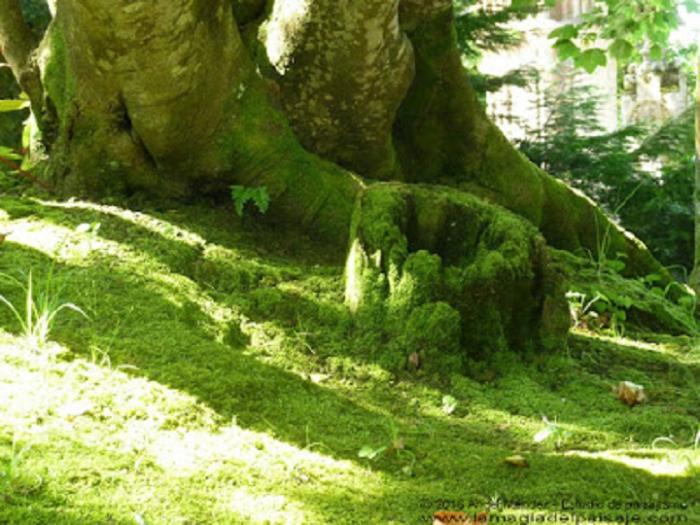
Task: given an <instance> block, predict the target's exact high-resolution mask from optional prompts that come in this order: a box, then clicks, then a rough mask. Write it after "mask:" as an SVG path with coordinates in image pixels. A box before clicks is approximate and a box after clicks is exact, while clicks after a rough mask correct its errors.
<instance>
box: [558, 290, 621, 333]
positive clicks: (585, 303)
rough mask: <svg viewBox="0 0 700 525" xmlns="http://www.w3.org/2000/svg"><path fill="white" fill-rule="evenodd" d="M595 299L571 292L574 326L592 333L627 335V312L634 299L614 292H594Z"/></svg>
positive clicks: (570, 299)
mask: <svg viewBox="0 0 700 525" xmlns="http://www.w3.org/2000/svg"><path fill="white" fill-rule="evenodd" d="M593 293H594V295H593V298H592V299H589V297H588V295H586V294H585V293H583V292H579V291H569V292H567V294H566V298H567V300H568V302H569V308H570V310H571V317H572V318H573V321H574V326H576V327H577V328H585V329H588V330H592V331H602V330H605V329H609V330H611V331H612V332H613V334H614V335H615V336H616V337H621V336H623V335H624V333H625V323H626V321H627V310H629V308H630V307H631V306H632V299H630V298H629V297H627V296H625V295H622V294H619V293H617V292H615V291H614V290H612V289H610V290H606V292H603V291H602V290H601V289H594V290H593Z"/></svg>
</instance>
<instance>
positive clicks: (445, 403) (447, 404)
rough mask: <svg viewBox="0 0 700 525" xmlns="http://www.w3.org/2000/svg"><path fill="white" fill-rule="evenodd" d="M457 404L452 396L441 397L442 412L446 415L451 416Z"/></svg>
mask: <svg viewBox="0 0 700 525" xmlns="http://www.w3.org/2000/svg"><path fill="white" fill-rule="evenodd" d="M458 404H459V402H458V401H457V400H456V399H455V398H454V397H452V396H449V395H448V396H443V398H442V411H443V412H444V413H445V414H446V415H448V416H449V415H452V414H453V413H454V411H455V410H456V409H457V405H458Z"/></svg>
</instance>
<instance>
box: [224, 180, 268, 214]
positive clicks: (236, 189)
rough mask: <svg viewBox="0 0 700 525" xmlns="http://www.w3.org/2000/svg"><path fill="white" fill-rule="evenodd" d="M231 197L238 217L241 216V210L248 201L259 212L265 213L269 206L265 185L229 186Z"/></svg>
mask: <svg viewBox="0 0 700 525" xmlns="http://www.w3.org/2000/svg"><path fill="white" fill-rule="evenodd" d="M231 198H232V199H233V203H234V205H235V207H236V213H237V214H238V216H239V217H243V210H244V209H245V205H246V204H248V203H249V202H252V203H253V204H255V206H256V207H257V208H258V210H260V213H265V212H266V211H267V210H268V208H269V207H270V195H269V193H268V192H267V188H266V187H265V186H259V187H255V188H252V187H248V186H231Z"/></svg>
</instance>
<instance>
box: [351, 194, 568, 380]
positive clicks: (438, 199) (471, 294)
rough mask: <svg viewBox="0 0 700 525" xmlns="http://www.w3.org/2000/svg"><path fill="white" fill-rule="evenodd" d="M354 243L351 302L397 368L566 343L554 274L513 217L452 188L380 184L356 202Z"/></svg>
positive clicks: (537, 243) (533, 234) (530, 230)
mask: <svg viewBox="0 0 700 525" xmlns="http://www.w3.org/2000/svg"><path fill="white" fill-rule="evenodd" d="M351 238H352V239H353V241H352V246H351V249H350V255H349V257H348V263H347V269H346V279H347V287H346V299H347V302H348V303H349V305H350V306H351V308H353V309H354V310H356V311H357V313H358V322H359V323H360V324H361V325H362V326H366V327H368V329H379V330H381V331H382V332H384V333H387V334H388V336H389V338H390V339H391V344H390V345H389V347H388V348H389V349H390V353H391V354H392V357H391V359H392V360H393V362H394V364H395V365H400V364H401V363H405V362H406V359H407V358H408V357H409V355H410V354H412V353H415V352H418V353H419V356H420V363H424V364H425V365H426V366H430V367H435V366H437V367H438V368H440V367H444V366H449V367H453V366H454V365H455V364H456V363H459V362H461V361H462V360H463V358H465V357H468V356H471V357H475V356H478V357H483V356H486V355H490V354H493V353H495V352H498V351H504V350H509V349H510V350H516V351H527V350H531V349H534V348H548V349H551V348H556V347H557V346H560V345H562V344H563V341H564V338H565V334H566V332H567V330H568V327H569V319H568V311H567V308H566V302H565V300H564V294H563V289H562V287H561V284H562V283H561V280H560V277H559V275H558V272H557V271H556V270H555V269H554V267H553V266H552V265H551V264H550V262H549V260H548V258H547V254H546V251H545V244H544V240H543V239H542V237H541V236H540V235H539V234H538V233H537V231H536V230H535V228H534V227H532V226H531V225H529V224H528V223H527V222H525V221H524V220H522V219H520V218H518V217H516V216H515V215H513V214H512V213H510V212H508V211H506V210H504V209H502V208H500V207H497V206H494V205H489V204H486V203H484V202H483V201H481V200H479V199H477V198H475V197H472V196H470V195H466V194H460V193H458V192H455V191H454V190H449V189H442V188H435V187H426V186H407V185H401V184H377V185H374V186H371V187H370V188H369V189H367V190H366V191H365V192H364V194H363V195H362V196H361V197H360V199H359V201H358V205H357V208H356V212H355V217H354V221H353V228H352V233H351ZM460 349H461V351H460ZM448 356H451V357H448Z"/></svg>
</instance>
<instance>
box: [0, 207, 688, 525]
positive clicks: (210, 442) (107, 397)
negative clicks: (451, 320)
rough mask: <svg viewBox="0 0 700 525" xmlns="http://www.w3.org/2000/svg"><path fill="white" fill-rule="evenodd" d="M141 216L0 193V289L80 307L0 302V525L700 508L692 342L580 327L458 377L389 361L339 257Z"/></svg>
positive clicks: (658, 516) (255, 231) (675, 519)
mask: <svg viewBox="0 0 700 525" xmlns="http://www.w3.org/2000/svg"><path fill="white" fill-rule="evenodd" d="M133 207H134V205H133V203H132V208H133ZM141 210H142V211H140V212H136V211H129V210H127V209H125V208H123V207H120V206H117V205H113V206H108V205H95V204H90V203H86V202H81V201H69V202H62V203H58V202H53V201H49V200H42V199H37V198H25V197H21V196H2V197H0V232H5V233H9V235H8V236H7V238H6V239H5V240H4V242H2V244H0V273H2V274H3V278H2V279H0V293H1V294H2V295H3V296H4V297H5V298H6V299H7V300H8V301H9V302H10V303H12V304H13V305H15V306H16V308H17V309H18V310H19V313H20V317H21V318H23V316H24V313H23V312H24V309H25V307H26V294H25V292H24V291H23V290H22V286H20V285H21V284H23V285H24V287H25V288H26V287H27V286H26V285H27V283H28V282H29V280H30V279H31V282H32V285H33V289H32V298H33V301H34V304H35V306H37V308H38V309H39V310H41V309H42V301H43V300H46V304H47V306H46V308H44V312H51V311H55V309H56V308H58V306H59V305H60V304H62V303H72V304H74V305H76V306H77V307H79V308H80V309H82V310H83V311H84V312H85V314H86V315H87V318H85V317H83V316H82V315H80V314H79V313H77V312H76V311H74V310H71V309H69V308H64V309H62V310H61V311H59V312H58V313H57V315H56V316H55V318H54V320H53V321H54V322H53V323H52V326H51V330H50V333H48V338H47V340H45V339H46V338H45V335H46V334H41V333H39V332H40V329H41V327H40V326H35V328H36V330H35V334H34V335H35V337H34V338H33V340H32V338H28V337H27V336H26V334H22V332H21V330H20V323H19V322H18V320H17V319H15V318H14V317H13V315H12V313H11V311H10V308H9V307H6V306H7V305H5V306H3V305H0V327H2V329H0V523H2V524H37V525H47V524H52V525H54V524H55V525H58V524H70V525H84V524H150V525H156V524H169V525H175V524H183V525H184V524H207V525H208V524H228V523H241V524H251V523H290V524H291V523H314V524H316V523H319V524H320V523H332V524H345V523H358V524H362V523H396V524H413V523H416V524H418V523H431V519H430V516H431V515H432V513H433V512H435V511H437V510H439V509H450V510H461V509H466V510H468V511H470V512H471V511H482V510H486V509H487V508H489V507H490V508H491V522H490V523H514V522H516V520H517V522H518V523H529V522H533V523H538V522H542V521H543V520H544V516H545V515H546V516H548V517H549V519H550V521H549V522H553V519H552V518H551V516H555V515H556V516H557V517H558V519H559V521H557V522H558V523H566V522H568V523H576V521H574V517H573V515H574V514H576V515H578V516H580V517H582V518H583V517H586V516H588V517H590V518H597V520H595V521H590V523H690V524H697V523H700V443H699V442H698V441H699V438H700V434H698V432H699V431H700V422H699V419H700V339H697V340H696V339H694V338H692V337H688V336H676V337H671V336H666V335H661V334H647V335H646V336H644V337H641V336H640V337H634V336H633V335H631V333H628V334H627V337H626V338H622V337H614V336H612V335H611V334H609V335H608V336H606V335H601V334H594V333H592V332H587V331H584V330H578V331H575V332H574V333H573V334H572V336H571V340H570V344H569V348H562V349H561V351H560V352H559V353H558V354H556V355H551V356H540V357H539V358H534V359H530V360H527V361H523V360H521V359H520V358H518V357H516V356H511V355H504V356H502V358H500V361H499V364H498V366H497V367H496V369H494V370H482V371H480V372H479V374H480V375H479V377H477V378H474V377H468V376H467V375H463V374H460V373H458V372H459V371H455V374H453V375H452V376H451V377H429V376H425V375H422V374H421V373H418V374H412V373H410V372H408V371H406V372H403V373H399V374H392V373H390V372H388V371H386V370H384V369H382V368H381V367H379V366H378V365H377V364H376V362H375V360H374V359H373V356H374V355H376V353H377V352H378V351H380V350H381V349H368V348H362V345H361V344H359V343H358V341H362V340H365V339H363V338H361V337H359V336H358V335H359V334H358V333H357V328H356V327H354V326H353V323H352V321H351V319H350V318H349V317H348V314H347V313H346V311H345V309H344V307H343V303H342V299H343V285H342V280H343V279H342V271H343V269H342V257H343V254H342V253H328V252H327V250H324V248H323V247H321V246H317V245H314V244H313V242H312V241H310V240H305V239H300V238H297V237H287V236H285V235H284V234H283V233H276V232H275V231H273V230H271V229H268V228H265V227H262V226H259V225H257V224H256V222H255V221H254V220H250V221H247V222H244V223H242V222H241V221H239V220H238V219H236V218H235V215H234V214H233V213H232V211H231V210H225V209H210V208H207V207H205V206H203V205H201V204H200V205H195V204H193V205H190V206H182V205H180V206H178V207H173V208H172V209H171V208H169V207H168V206H157V205H153V204H150V205H149V204H144V205H142V207H141ZM8 276H9V278H8ZM11 278H14V279H16V280H17V281H18V282H13V281H12V280H11ZM620 293H621V292H620ZM40 313H41V312H40ZM618 335H619V334H618ZM625 380H627V381H633V382H635V383H638V384H641V385H643V386H644V387H645V388H646V391H647V396H648V401H647V402H646V403H644V404H641V405H638V406H635V407H629V406H627V405H625V404H623V403H622V402H620V401H619V400H618V399H617V397H616V395H615V394H614V392H613V387H614V386H615V385H616V384H617V383H618V382H620V381H625ZM514 455H519V456H522V458H523V459H524V460H525V461H526V462H527V466H520V467H518V466H515V465H512V464H510V463H508V462H506V458H508V457H511V456H514ZM516 463H517V461H516ZM624 515H628V517H629V519H628V521H620V516H624ZM635 515H639V520H637V521H635V520H634V519H633V517H634V516H635ZM538 516H539V518H538ZM564 516H569V521H565V518H564ZM527 520H530V521H527ZM537 520H540V521H537ZM578 523H589V521H584V520H583V519H581V521H579V522H578Z"/></svg>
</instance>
